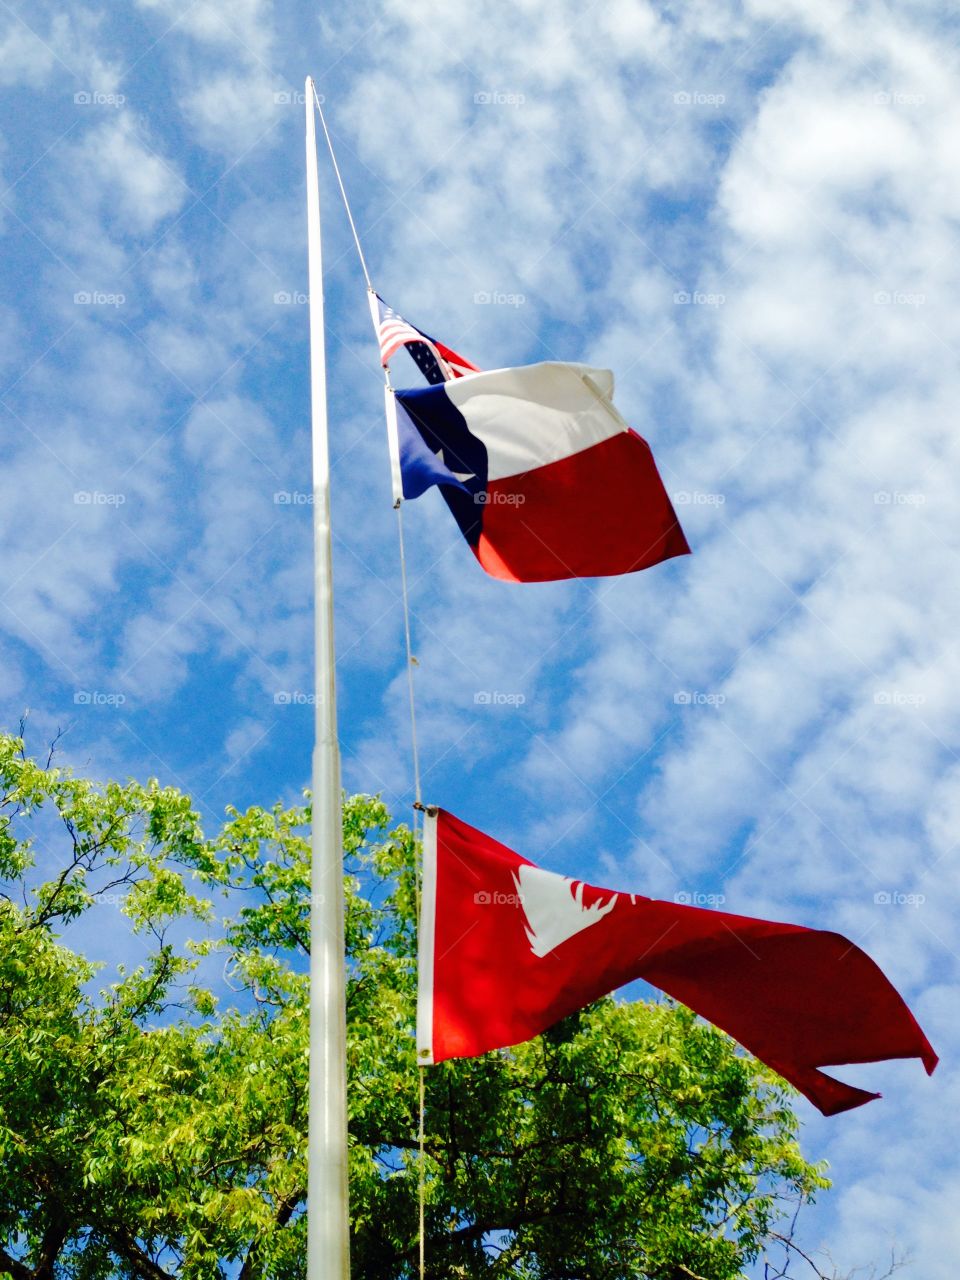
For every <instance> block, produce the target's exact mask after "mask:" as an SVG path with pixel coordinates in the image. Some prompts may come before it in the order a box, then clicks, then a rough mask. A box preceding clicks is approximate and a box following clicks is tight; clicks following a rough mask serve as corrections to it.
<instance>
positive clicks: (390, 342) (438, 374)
mask: <svg viewBox="0 0 960 1280" xmlns="http://www.w3.org/2000/svg"><path fill="white" fill-rule="evenodd" d="M377 312H378V316H379V320H378V324H377V336H378V337H379V339H380V363H381V364H382V365H383V366H384V367H386V365H387V363H388V361H389V360H390V357H391V356H392V355H395V354H396V352H397V351H399V350H400V348H401V347H406V348H407V350H408V351H409V352H410V354H411V356H413V359H414V361H415V362H416V365H417V368H418V369H419V370H420V372H421V373H422V374H423V376H424V377H425V378H426V380H427V381H428V382H430V383H434V384H436V383H440V382H449V381H450V379H451V378H462V377H463V376H464V374H466V373H478V372H479V370H478V368H477V366H476V365H475V364H471V362H470V361H469V360H465V359H464V358H463V356H459V355H457V353H456V351H452V350H451V349H450V348H449V347H446V346H444V344H443V343H442V342H437V341H436V339H435V338H430V337H428V336H427V334H425V333H421V332H420V330H419V329H415V328H414V327H413V325H412V324H410V323H409V322H408V321H406V320H404V318H403V316H401V315H398V314H397V312H396V311H394V310H393V308H392V307H388V306H387V304H386V303H385V302H384V300H383V299H382V298H381V297H380V295H379V294H377Z"/></svg>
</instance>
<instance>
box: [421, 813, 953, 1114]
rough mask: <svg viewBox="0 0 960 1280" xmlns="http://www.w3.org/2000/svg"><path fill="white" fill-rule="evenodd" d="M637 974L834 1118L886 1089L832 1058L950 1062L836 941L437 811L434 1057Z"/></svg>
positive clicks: (518, 1035) (424, 975) (425, 983)
mask: <svg viewBox="0 0 960 1280" xmlns="http://www.w3.org/2000/svg"><path fill="white" fill-rule="evenodd" d="M636 978H644V979H646V981H647V982H649V983H651V984H652V985H653V986H655V987H658V988H659V989H660V990H661V991H665V992H666V993H667V994H668V995H670V996H673V997H674V998H675V999H676V1000H679V1001H681V1002H682V1003H683V1004H685V1005H687V1006H688V1007H689V1008H690V1009H692V1010H693V1011H694V1012H695V1013H698V1014H700V1015H702V1016H703V1017H704V1018H706V1019H708V1020H709V1021H710V1022H713V1023H714V1024H715V1025H716V1026H718V1027H720V1028H721V1029H722V1030H724V1031H726V1032H728V1033H729V1034H730V1035H731V1036H733V1037H734V1038H735V1039H736V1040H738V1041H739V1042H740V1043H741V1044H742V1045H743V1046H744V1048H746V1049H748V1050H749V1051H750V1052H751V1053H753V1054H754V1056H755V1057H757V1058H759V1059H760V1060H761V1061H763V1062H765V1063H766V1064H767V1065H768V1066H770V1067H772V1068H773V1069H774V1070H775V1071H777V1072H778V1073H779V1074H780V1075H782V1076H783V1077H784V1078H785V1079H786V1080H788V1081H789V1082H790V1083H791V1084H792V1085H793V1086H794V1087H795V1088H797V1089H799V1090H800V1092H801V1093H803V1094H805V1095H806V1097H807V1098H809V1099H810V1101H811V1102H812V1103H813V1104H814V1106H816V1107H818V1108H819V1109H820V1110H821V1111H822V1112H823V1113H824V1114H825V1115H832V1114H834V1113H836V1112H839V1111H846V1110H848V1109H849V1108H850V1107H856V1106H859V1105H861V1103H864V1102H869V1101H870V1100H871V1099H872V1098H876V1097H878V1096H879V1095H878V1094H875V1093H869V1092H867V1091H866V1090H863V1089H858V1088H855V1087H854V1086H852V1085H848V1084H844V1083H843V1082H842V1081H840V1080H836V1079H834V1078H833V1077H832V1076H828V1075H826V1074H824V1072H823V1071H821V1070H820V1068H821V1067H824V1066H831V1065H838V1064H842V1063H853V1062H878V1061H881V1060H883V1059H887V1058H913V1057H918V1058H920V1059H922V1061H923V1063H924V1066H925V1067H926V1069H927V1072H928V1073H929V1072H931V1071H933V1069H934V1067H935V1066H936V1064H937V1055H936V1054H935V1053H934V1051H933V1049H932V1048H931V1046H930V1043H929V1041H928V1040H927V1038H926V1036H925V1035H924V1034H923V1031H922V1030H921V1029H920V1027H919V1025H918V1024H917V1022H916V1021H915V1019H914V1017H913V1015H912V1014H911V1012H910V1010H909V1009H908V1008H907V1006H906V1004H905V1003H904V1002H903V1000H902V998H901V997H900V995H899V994H898V993H897V991H896V990H895V989H894V987H893V986H892V985H891V984H890V982H889V981H888V980H887V978H886V977H885V976H884V975H883V973H882V972H881V971H880V969H879V968H878V967H877V966H876V964H874V962H873V961H872V960H871V959H870V958H869V956H867V955H866V954H865V953H864V952H863V951H861V950H860V948H859V947H857V946H855V945H854V944H853V943H852V942H850V941H848V940H847V939H846V938H843V937H841V936H840V935H839V934H836V933H827V932H823V931H821V930H816V929H807V928H804V927H803V926H801V925H793V924H781V923H778V922H776V921H771V920H755V919H751V918H749V917H746V916H736V915H731V914H728V913H727V912H722V911H712V910H706V909H702V908H699V907H690V906H684V905H680V904H677V903H672V902H660V901H657V900H656V899H652V898H643V897H639V896H637V895H634V894H626V893H615V892H613V891H612V890H609V889H598V888H595V887H594V886H592V885H588V884H584V883H583V882H582V881H575V880H570V879H568V878H567V877H566V876H561V875H557V874H555V873H554V872H551V871H545V870H543V869H542V868H540V867H537V866H535V865H534V864H533V863H531V862H528V861H527V860H526V858H522V857H520V855H519V854H517V853H514V852H513V850H511V849H508V848H506V847H505V846H504V845H502V844H499V843H498V842H497V841H496V840H493V839H492V838H491V837H490V836H487V835H484V834H483V832H481V831H477V830H476V829H474V828H473V827H469V826H468V825H467V824H466V823H465V822H461V821H460V820H459V819H458V818H455V817H454V816H453V815H452V814H450V813H447V812H445V811H444V810H442V809H440V810H430V811H429V812H428V814H427V817H426V820H425V823H424V874H423V892H422V898H421V920H420V936H419V981H418V988H419V990H418V1007H417V1051H418V1056H419V1060H420V1062H421V1063H423V1064H425V1065H429V1064H432V1063H437V1062H442V1061H444V1060H445V1059H447V1058H467V1057H473V1056H476V1055H478V1054H482V1053H486V1052H487V1051H488V1050H491V1049H500V1048H505V1047H507V1046H510V1045H515V1044H519V1043H520V1042H521V1041H523V1040H528V1039H530V1038H531V1037H533V1036H535V1035H538V1034H539V1033H540V1032H541V1031H545V1030H546V1029H547V1027H549V1026H551V1025H552V1024H553V1023H555V1022H557V1021H559V1019H561V1018H563V1017H566V1016H567V1015H568V1014H570V1013H573V1012H574V1011H575V1010H577V1009H580V1008H583V1007H584V1006H585V1005H587V1004H590V1003H591V1002H592V1001H594V1000H596V999H598V998H599V997H600V996H602V995H605V994H607V993H608V992H610V991H614V990H616V989H617V988H618V987H620V986H623V985H624V984H625V983H627V982H630V981H632V980H634V979H636Z"/></svg>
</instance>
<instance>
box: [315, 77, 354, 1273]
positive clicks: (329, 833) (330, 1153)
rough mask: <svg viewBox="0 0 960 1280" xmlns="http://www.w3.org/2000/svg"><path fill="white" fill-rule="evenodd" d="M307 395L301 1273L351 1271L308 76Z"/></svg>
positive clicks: (326, 459) (339, 858)
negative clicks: (310, 600)
mask: <svg viewBox="0 0 960 1280" xmlns="http://www.w3.org/2000/svg"><path fill="white" fill-rule="evenodd" d="M304 98H305V105H306V123H307V244H308V252H309V287H310V400H311V425H312V435H313V540H314V637H315V648H316V652H315V664H316V665H315V674H314V692H315V698H316V702H315V708H314V724H315V740H314V749H313V783H312V786H313V829H312V851H313V855H312V869H311V879H310V1089H309V1125H308V1135H307V1280H349V1276H350V1211H349V1200H348V1187H347V1064H346V1056H347V1055H346V1040H347V1031H346V964H345V959H344V951H345V942H344V926H343V831H342V825H341V821H342V819H341V798H340V750H339V745H338V742H337V704H336V681H335V676H334V643H333V563H332V562H333V556H332V549H331V536H330V453H329V447H328V443H327V378H326V362H325V357H324V345H323V337H324V328H323V263H322V258H321V246H320V183H319V179H318V176H317V138H316V125H315V116H314V88H313V80H312V79H311V78H310V77H309V76H308V77H307V81H306V86H305V93H304Z"/></svg>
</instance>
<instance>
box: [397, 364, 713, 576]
mask: <svg viewBox="0 0 960 1280" xmlns="http://www.w3.org/2000/svg"><path fill="white" fill-rule="evenodd" d="M612 397H613V375H612V374H611V373H610V372H609V371H608V370H605V369H592V368H589V367H587V366H586V365H581V364H561V363H557V362H553V361H550V362H546V363H543V364H533V365H525V366H523V367H521V368H517V369H495V370H493V371H491V372H488V373H480V372H477V373H467V374H465V375H464V376H458V377H456V378H451V379H450V380H448V381H443V382H440V383H439V384H437V385H435V386H429V387H423V388H417V389H415V390H411V391H397V392H396V397H395V412H396V419H395V432H396V441H397V448H398V454H399V472H400V479H401V482H402V494H403V497H404V498H417V497H419V496H420V494H422V493H424V492H425V491H426V490H427V489H429V488H430V487H431V486H432V485H439V486H440V492H441V493H442V494H443V496H444V499H445V500H446V502H447V505H448V506H449V508H450V510H451V511H452V512H453V515H454V517H455V518H456V521H457V523H458V524H459V526H460V529H461V531H462V533H463V535H464V537H465V538H466V540H467V542H468V543H469V544H470V547H471V548H472V550H473V552H474V554H475V555H476V557H477V559H478V560H479V561H480V564H481V565H482V566H483V568H484V569H486V571H487V573H489V574H491V575H492V576H493V577H495V578H502V579H504V580H506V581H508V582H549V581H555V580H557V579H561V578H593V577H601V576H606V575H610V574H620V573H630V572H631V571H633V570H636V569H646V568H648V567H649V566H650V565H655V564H659V563H660V561H662V560H668V559H670V558H671V557H672V556H681V555H686V554H687V553H688V552H689V550H690V548H689V546H688V545H687V540H686V538H685V537H684V534H683V530H682V529H681V528H680V525H679V523H678V521H677V517H676V514H675V512H674V510H673V507H672V505H671V503H670V499H669V498H668V496H667V493H666V490H665V489H664V487H663V482H662V480H661V479H660V476H659V473H658V472H657V467H656V464H655V463H654V460H653V454H652V453H651V452H650V446H649V445H648V444H647V442H646V441H645V440H643V439H642V438H641V437H640V436H639V435H637V433H636V432H635V431H633V430H632V429H631V428H630V427H629V426H628V425H627V423H626V422H624V420H623V418H621V416H620V414H619V413H618V412H617V410H616V408H615V407H614V405H613V399H612ZM388 412H389V405H388Z"/></svg>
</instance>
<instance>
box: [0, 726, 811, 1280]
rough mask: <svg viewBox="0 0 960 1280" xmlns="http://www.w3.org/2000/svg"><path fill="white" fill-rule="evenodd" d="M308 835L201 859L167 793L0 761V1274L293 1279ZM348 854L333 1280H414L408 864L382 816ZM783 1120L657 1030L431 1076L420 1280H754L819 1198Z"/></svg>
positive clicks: (372, 817)
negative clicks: (344, 1169) (342, 1167)
mask: <svg viewBox="0 0 960 1280" xmlns="http://www.w3.org/2000/svg"><path fill="white" fill-rule="evenodd" d="M309 821H310V808H309V797H307V799H306V802H305V803H304V804H303V805H297V806H293V807H284V806H281V805H276V806H275V807H273V808H271V809H267V808H251V809H248V810H247V811H245V812H242V813H241V812H238V811H236V810H228V812H227V815H226V820H225V822H224V824H223V826H222V828H221V829H220V830H219V831H217V832H216V833H214V834H212V835H209V836H208V835H205V834H204V832H203V831H202V830H201V826H200V821H199V818H198V815H197V814H196V813H195V812H194V810H193V809H192V807H191V803H190V800H189V798H188V797H187V796H185V795H183V794H182V793H180V792H179V791H177V790H175V789H173V788H170V787H164V786H161V785H160V784H159V783H158V782H156V781H150V782H148V783H147V784H145V785H142V784H140V783H137V782H127V783H124V784H119V783H116V782H111V783H108V784H106V785H96V784H94V783H93V782H91V781H88V780H86V779H82V778H78V777H75V776H73V775H71V774H70V773H69V772H68V771H65V770H62V769H60V768H58V767H56V764H55V761H54V760H53V758H52V757H51V758H50V759H47V760H44V761H37V760H34V759H31V758H29V757H28V756H27V755H26V754H25V752H24V748H23V742H22V740H21V739H20V738H16V737H13V736H10V735H5V736H0V890H2V893H0V1277H9V1278H10V1280H48V1278H49V1280H54V1278H56V1280H60V1278H64V1280H66V1278H67V1277H69V1278H70V1280H108V1278H111V1280H112V1278H117V1280H119V1278H123V1280H171V1278H175V1280H217V1278H218V1277H224V1278H225V1280H226V1278H228V1277H230V1278H232V1277H240V1278H241V1280H301V1278H302V1277H303V1275H304V1247H305V1237H306V1230H305V1218H304V1210H305V1190H306V1161H305V1156H306V1127H307V1126H306V1119H307V1053H308V1049H307V976H306V958H307V956H308V951H309V853H310V846H309ZM343 826H344V849H345V875H346V878H345V884H346V900H347V953H348V970H349V979H348V991H347V1016H348V1055H349V1078H350V1087H349V1108H350V1143H351V1145H350V1193H351V1215H352V1228H351V1230H352V1241H351V1249H352V1262H353V1269H354V1275H355V1276H356V1277H358V1280H368V1278H369V1280H374V1278H375V1277H376V1280H393V1278H396V1280H404V1278H405V1277H410V1276H413V1275H415V1274H416V1264H417V1217H418V1215H417V1196H418V1193H417V1186H418V1157H417V1142H416V1133H417V1105H418V1069H417V1066H416V1061H415V1059H416V1054H415V1043H414V1039H413V1022H414V1009H415V986H416V979H415V963H416V928H415V925H416V922H415V900H416V870H415V861H416V859H415V855H416V849H415V842H414V838H413V835H412V833H411V832H410V830H409V829H408V827H406V826H405V825H403V824H400V825H394V824H393V823H392V821H391V818H390V815H389V814H388V813H387V811H386V809H385V807H384V805H383V804H382V803H381V802H380V801H379V800H378V799H376V798H372V797H369V796H353V797H350V798H347V799H346V800H345V802H344V819H343ZM118 913H119V915H118ZM121 924H122V928H121V927H120V926H121ZM131 935H132V936H131ZM118 940H121V941H122V946H123V947H124V949H125V951H126V952H127V953H128V954H129V955H133V956H134V959H133V960H132V962H130V963H128V964H127V965H126V967H125V966H124V965H123V964H121V965H119V966H117V965H116V963H115V961H113V960H111V962H110V963H109V964H104V963H103V961H104V960H105V959H107V958H108V957H110V955H111V954H112V953H113V952H114V951H115V950H116V947H117V945H118ZM108 943H109V944H110V945H107V944H108ZM81 948H82V949H81ZM790 1098H791V1094H790V1090H789V1089H788V1087H787V1086H786V1085H785V1084H784V1083H783V1082H782V1081H781V1080H780V1079H779V1078H778V1077H777V1076H775V1075H774V1074H773V1073H772V1072H770V1071H769V1070H768V1069H766V1068H765V1067H763V1066H761V1065H760V1064H759V1063H757V1062H756V1061H755V1060H754V1059H752V1058H751V1057H750V1056H749V1055H746V1054H744V1053H743V1052H742V1051H740V1050H738V1049H737V1048H736V1046H735V1045H734V1044H733V1042H732V1041H731V1040H730V1039H729V1038H728V1037H727V1036H725V1035H724V1034H722V1033H721V1032H719V1031H717V1030H715V1029H714V1028H712V1027H709V1026H707V1025H705V1024H703V1023H702V1022H700V1021H698V1020H697V1019H696V1018H694V1016H693V1015H692V1014H691V1013H689V1011H687V1010H686V1009H684V1008H682V1007H680V1006H677V1005H674V1004H672V1003H669V1002H664V1003H648V1002H643V1001H634V1002H630V1003H623V1002H617V1001H615V1000H613V999H606V1000H601V1001H599V1002H598V1003H597V1004H595V1005H593V1006H591V1007H590V1008H589V1009H586V1010H584V1011H583V1013H582V1014H580V1015H577V1016H575V1017H573V1018H570V1019H567V1020H566V1021H565V1022H563V1023H561V1024H560V1025H558V1026H557V1027H555V1028H554V1029H553V1030H551V1031H550V1032H549V1033H547V1034H546V1035H543V1036H541V1037H539V1038H537V1039H536V1040H533V1041H531V1042H529V1043H527V1044H524V1045H521V1046H520V1047H518V1048H516V1049H513V1050H510V1051H504V1052H500V1053H496V1054H489V1055H487V1056H485V1057H483V1058H480V1059H475V1060H471V1061H462V1062H450V1063H445V1064H443V1065H442V1066H439V1067H435V1068H430V1069H428V1070H427V1072H426V1100H427V1108H426V1156H425V1161H424V1164H425V1180H426V1251H427V1259H428V1274H429V1275H431V1276H461V1277H487V1276H489V1277H491V1278H492V1277H509V1278H511V1280H513V1278H515V1280H621V1278H622V1280H627V1278H631V1280H632V1278H637V1280H640V1278H642V1277H646V1278H649V1280H684V1278H687V1280H689V1278H690V1277H702V1278H703V1280H732V1278H733V1277H737V1276H741V1275H742V1274H743V1273H744V1269H745V1268H746V1267H748V1266H749V1265H750V1264H751V1263H752V1262H754V1261H756V1260H757V1259H758V1258H762V1257H763V1256H764V1255H765V1251H766V1250H767V1249H768V1248H770V1247H771V1246H772V1245H773V1244H774V1243H775V1241H776V1240H777V1237H778V1236H781V1235H784V1234H786V1235H789V1223H790V1220H791V1218H792V1216H793V1214H794V1211H795V1210H796V1208H797V1207H798V1206H799V1205H800V1204H801V1203H802V1202H803V1201H805V1200H807V1199H809V1198H811V1197H812V1196H813V1195H814V1194H815V1193H816V1191H817V1190H818V1189H820V1188H822V1187H824V1186H826V1185H827V1184H826V1181H825V1179H824V1177H823V1173H822V1169H820V1168H819V1167H815V1166H812V1165H810V1164H809V1163H807V1162H806V1161H805V1160H804V1158H803V1156H802V1155H801V1152H800V1149H799V1146H798V1142H797V1131H798V1122H797V1119H796V1117H795V1116H794V1114H793V1112H792V1110H791V1106H790ZM784 1224H786V1225H784ZM771 1274H774V1272H773V1271H771ZM776 1274H780V1272H779V1271H777V1272H776Z"/></svg>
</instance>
